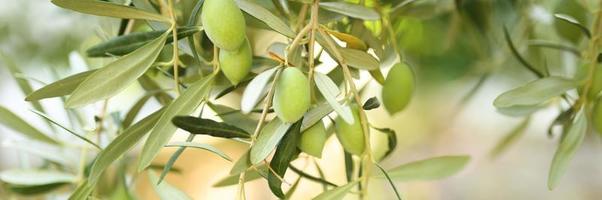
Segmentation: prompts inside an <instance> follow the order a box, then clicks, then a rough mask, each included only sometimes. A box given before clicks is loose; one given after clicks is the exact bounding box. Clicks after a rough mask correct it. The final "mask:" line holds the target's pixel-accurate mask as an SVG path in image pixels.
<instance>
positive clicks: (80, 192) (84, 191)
mask: <svg viewBox="0 0 602 200" xmlns="http://www.w3.org/2000/svg"><path fill="white" fill-rule="evenodd" d="M93 190H94V187H93V186H91V185H89V184H88V180H84V181H82V182H81V183H80V184H79V185H78V186H77V188H76V189H75V191H73V193H71V196H69V200H82V199H87V198H88V196H90V194H91V193H92V191H93Z"/></svg>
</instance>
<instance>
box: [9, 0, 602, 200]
mask: <svg viewBox="0 0 602 200" xmlns="http://www.w3.org/2000/svg"><path fill="white" fill-rule="evenodd" d="M475 2H476V3H475ZM574 2H578V3H579V5H581V6H583V8H584V10H583V12H582V13H583V14H585V16H586V18H585V22H584V23H585V24H588V25H589V24H591V23H592V18H593V17H592V16H593V14H594V12H595V11H596V10H597V8H598V7H597V3H598V2H597V1H594V0H575V1H573V3H574ZM0 5H1V6H0V53H1V54H3V55H4V56H3V57H2V59H1V62H0V105H2V106H4V107H7V108H9V109H10V110H11V111H13V112H15V113H17V114H18V115H19V116H20V117H23V118H25V119H27V120H28V121H29V122H31V123H33V124H34V125H36V127H40V129H42V130H46V131H48V129H44V128H42V127H45V126H44V121H42V120H41V119H40V118H39V117H37V116H35V115H34V114H33V113H32V112H31V111H30V109H31V105H30V104H29V103H27V102H25V101H24V94H23V93H22V92H21V90H20V89H19V87H18V85H17V82H16V80H15V79H14V78H13V76H11V74H10V72H9V70H8V68H7V65H11V63H12V64H14V65H15V66H17V67H18V68H19V69H20V70H21V71H22V73H21V74H20V79H26V80H29V82H30V83H31V84H32V86H33V88H34V89H37V88H39V87H41V86H43V85H45V83H50V82H53V81H54V80H57V79H59V78H62V77H66V76H67V75H70V74H74V73H75V72H81V71H85V70H87V69H88V68H95V67H100V66H102V64H103V63H104V62H107V61H106V60H94V59H89V58H85V56H84V55H85V49H86V48H87V47H90V46H91V45H93V44H96V43H98V42H99V41H102V40H103V39H105V38H106V36H107V34H108V33H113V32H115V31H116V29H117V28H118V24H119V20H115V19H109V18H104V17H94V16H90V15H84V14H79V13H75V12H72V11H67V10H64V9H60V8H58V7H56V6H54V5H52V4H51V3H50V2H49V1H46V0H21V1H14V0H0ZM458 5H459V6H458ZM563 5H564V6H563ZM567 5H569V4H567V1H566V0H492V1H485V0H482V1H481V0H472V1H468V0H457V1H453V0H417V1H416V2H414V3H412V4H410V5H409V6H405V7H404V8H403V9H398V10H396V13H394V15H393V21H394V22H395V23H394V24H393V26H394V29H395V32H396V34H397V39H398V41H399V45H400V47H401V48H402V49H403V55H404V59H406V61H407V62H408V63H410V64H411V66H412V67H413V70H414V71H415V74H416V75H417V89H416V93H415V96H414V98H413V100H412V102H411V104H410V106H409V108H408V109H406V110H405V111H404V112H402V113H400V114H398V115H395V116H389V115H388V114H387V113H386V112H385V111H384V110H383V109H382V108H379V109H376V110H371V111H369V112H368V115H369V119H370V121H371V123H372V124H374V125H375V126H377V127H390V128H392V129H394V130H395V131H396V132H397V138H398V148H397V150H396V151H395V152H394V153H393V154H392V155H391V156H390V157H388V158H386V159H385V160H384V161H383V162H382V165H383V166H384V167H385V168H391V167H394V166H397V165H400V164H402V163H405V162H409V161H413V160H420V159H425V158H430V157H434V156H440V155H455V154H467V155H470V156H471V157H472V159H471V161H470V164H469V166H468V167H467V168H466V169H465V170H463V171H462V172H461V173H460V174H458V175H455V176H453V177H450V178H448V179H444V180H440V181H419V182H398V183H397V187H398V188H399V190H400V192H401V193H402V195H403V196H404V198H405V199H412V200H413V199H425V200H430V199H459V200H460V199H525V200H526V199H600V197H602V191H600V188H602V167H601V166H602V144H601V141H600V137H598V136H597V135H593V134H592V135H588V136H587V137H586V140H585V142H584V145H583V146H582V147H581V148H580V149H579V150H578V152H577V154H576V156H575V158H574V160H573V161H572V163H571V165H570V167H569V169H568V171H567V173H566V175H565V176H564V177H563V178H562V181H561V184H560V185H559V187H557V188H556V189H555V190H554V191H549V190H548V189H547V187H546V181H547V175H548V170H549V165H550V162H551V160H552V157H553V155H554V151H555V150H556V146H557V141H558V137H557V135H553V136H552V137H549V136H548V134H547V131H548V127H549V126H550V124H552V121H553V120H554V118H555V116H556V115H557V114H558V112H559V109H557V108H554V107H550V108H549V109H544V110H541V111H539V112H537V113H536V114H535V115H534V116H533V118H532V120H531V123H530V124H529V126H528V128H527V129H526V131H525V134H524V135H523V136H522V137H521V138H520V139H518V140H517V141H516V142H515V143H513V144H512V145H511V146H509V147H508V149H507V151H505V152H503V153H502V154H500V155H499V156H497V157H495V158H494V157H492V156H491V155H490V153H491V151H492V149H493V148H494V147H495V145H496V144H497V143H498V142H500V140H502V138H503V137H504V136H505V135H506V134H508V133H509V132H510V131H512V129H514V127H516V126H517V125H518V124H520V123H521V121H522V120H523V118H520V117H508V116H505V115H503V114H500V113H498V112H497V111H496V109H495V108H494V107H493V105H492V102H493V100H494V99H495V97H496V96H497V95H499V94H501V93H502V92H504V91H506V90H509V89H511V88H514V87H517V86H519V85H522V84H524V83H526V82H528V81H530V80H534V79H535V76H533V75H532V74H531V73H530V72H529V71H527V70H526V69H525V68H524V67H522V66H521V65H520V64H519V63H518V61H517V59H516V58H515V57H514V56H512V54H511V52H510V49H509V48H508V45H507V43H506V41H505V40H504V36H503V28H504V26H505V27H507V28H508V30H509V33H510V36H511V38H512V40H513V41H514V43H515V45H516V46H517V48H518V50H519V52H521V53H522V54H523V56H524V57H526V58H528V61H529V62H531V63H532V64H534V65H535V66H548V68H549V69H550V70H551V72H552V73H553V74H556V75H560V76H565V77H572V76H573V75H574V73H575V69H576V68H577V66H578V63H579V59H580V58H579V57H578V56H576V55H574V54H572V53H570V52H566V51H558V50H554V49H545V48H537V47H534V46H532V45H529V44H532V43H533V42H534V41H536V40H545V41H554V42H556V43H560V44H566V45H568V46H571V47H574V48H577V49H583V48H584V47H585V42H584V41H577V42H575V41H569V40H565V39H563V38H561V37H559V36H558V34H557V33H556V30H555V27H554V20H555V18H554V17H553V14H554V13H555V12H556V11H555V10H557V9H558V7H566V6H567ZM257 31H259V30H257ZM367 84H368V85H367V87H368V88H369V89H367V92H365V93H364V94H363V95H364V98H365V99H367V98H369V97H372V96H379V95H380V94H379V91H380V90H379V89H378V88H379V86H378V84H376V83H373V82H370V83H367ZM142 92H143V91H142V89H140V86H133V87H132V88H129V89H128V90H127V91H125V92H123V93H121V94H120V95H119V96H118V97H116V98H113V99H112V100H111V102H120V103H118V104H110V106H109V113H113V112H117V111H123V110H127V109H129V107H131V105H132V104H133V103H134V102H135V101H136V100H137V98H138V97H139V96H140V94H142ZM133 96H135V97H136V98H133ZM235 99H237V97H236V95H231V96H227V97H225V98H224V99H221V100H220V103H223V104H230V105H232V106H238V104H237V103H236V102H234V100H235ZM42 104H43V105H44V106H46V108H47V110H48V113H49V115H50V116H53V117H55V118H56V119H57V120H58V121H62V122H67V121H68V119H67V117H66V115H65V113H64V111H63V109H62V108H61V106H62V104H61V103H60V99H49V100H44V101H42ZM157 105H158V104H157V103H154V104H149V105H147V106H146V107H145V112H146V113H148V112H149V111H151V110H152V108H153V107H156V106H157ZM99 107H100V105H95V106H89V107H86V108H85V109H83V110H82V111H81V113H84V114H85V113H90V114H89V116H88V117H86V118H85V120H86V121H87V122H88V124H90V127H85V128H89V129H93V127H94V126H93V123H94V121H93V114H92V113H96V112H97V111H98V110H99ZM57 137H65V138H71V136H70V135H68V134H62V135H60V136H57ZM184 138H185V136H184V135H177V136H176V137H175V138H174V140H183V139H184ZM333 138H334V137H331V138H330V140H329V142H328V143H327V147H326V149H325V151H324V152H325V154H324V156H323V158H322V159H320V160H318V161H319V163H320V164H321V165H322V166H323V168H324V170H325V173H326V174H327V176H328V177H329V178H331V179H332V181H333V182H335V183H344V181H345V174H344V172H343V170H342V169H343V159H342V154H343V153H342V150H341V148H340V147H338V144H336V141H335V140H334V139H333ZM195 140H196V141H202V142H204V143H210V144H213V145H215V146H216V147H218V148H220V149H222V150H223V151H224V152H226V153H227V154H228V155H230V156H231V157H233V158H235V159H236V158H238V157H239V156H240V155H241V154H242V153H243V151H244V145H242V144H241V143H236V142H227V141H224V140H216V139H211V138H208V137H197V138H196V139H195ZM0 142H1V144H2V146H1V147H0V170H4V169H11V168H18V167H27V166H30V167H31V166H35V165H36V163H40V161H39V158H37V157H36V156H35V155H31V153H28V151H27V150H23V149H27V148H34V147H36V146H35V144H32V143H30V142H28V141H27V140H25V139H24V138H22V137H21V136H20V135H19V134H16V133H14V132H12V131H11V130H9V129H7V128H4V127H0ZM174 150H175V149H169V148H165V149H164V151H163V152H162V153H161V156H160V158H159V159H158V160H157V161H158V162H163V161H166V160H167V159H169V156H170V155H171V154H172V153H173V152H174ZM57 155H60V156H62V157H64V158H65V159H71V158H73V159H71V160H77V156H78V155H77V153H75V154H74V153H70V152H61V151H60V150H59V151H57ZM132 155H136V154H132ZM303 160H304V159H300V161H298V162H296V163H294V164H295V165H297V166H303V165H306V164H307V163H305V162H303ZM131 162H132V163H135V160H132V161H131ZM326 165H328V167H325V166H326ZM175 166H176V168H178V169H179V171H180V173H175V174H170V175H169V176H168V178H167V180H168V182H169V183H171V184H172V185H174V186H176V187H178V188H180V189H182V190H183V191H184V192H186V193H187V194H188V195H190V196H191V197H193V198H194V199H234V197H235V195H236V186H232V187H224V188H213V187H212V186H211V185H212V184H213V183H215V182H216V181H217V180H219V179H221V178H222V177H224V176H226V175H227V174H228V172H229V170H230V168H231V163H229V162H227V161H224V160H222V159H220V158H218V157H216V156H214V155H213V154H210V153H206V152H204V151H199V150H193V149H190V150H186V151H185V152H184V154H183V155H182V157H181V158H180V159H179V160H178V162H177V163H176V165H175ZM308 169H310V170H309V171H308V172H309V173H313V174H315V169H313V168H312V167H308ZM293 180H294V179H293ZM135 185H136V189H135V191H136V195H137V196H138V197H139V199H153V198H156V194H155V193H154V192H153V190H152V189H149V188H150V187H149V184H148V180H146V178H144V177H143V178H141V179H137V181H136V184H135ZM370 186H371V191H370V195H371V197H372V198H371V199H393V198H394V196H393V192H392V191H391V189H390V187H389V185H388V184H387V183H386V182H384V181H380V180H376V181H374V183H373V184H371V185H370ZM246 188H247V194H248V197H249V199H271V198H274V197H273V196H272V195H271V193H270V192H269V189H268V187H267V184H266V183H265V180H256V181H253V182H250V183H248V184H247V186H246ZM320 191H321V186H320V185H317V184H314V183H311V182H307V181H301V185H300V186H299V189H298V192H297V193H296V194H295V195H294V196H293V199H307V197H308V196H310V195H311V196H314V195H315V194H318V193H319V192H320ZM2 194H3V192H2V191H0V199H4V197H2ZM65 195H66V194H56V195H54V196H51V197H49V198H58V199H61V198H65V197H66V196H65ZM36 198H40V197H33V199H36Z"/></svg>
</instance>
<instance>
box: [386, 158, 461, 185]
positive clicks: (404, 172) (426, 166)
mask: <svg viewBox="0 0 602 200" xmlns="http://www.w3.org/2000/svg"><path fill="white" fill-rule="evenodd" d="M469 160H470V157H469V156H441V157H434V158H430V159H426V160H419V161H415V162H411V163H407V164H404V165H401V166H398V167H395V168H393V169H391V170H389V176H390V177H391V179H393V180H396V181H416V180H436V179H441V178H445V177H448V176H451V175H454V174H456V173H457V172H459V171H460V170H462V169H463V168H464V166H466V164H467V163H468V161H469Z"/></svg>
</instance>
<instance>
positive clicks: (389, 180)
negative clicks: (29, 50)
mask: <svg viewBox="0 0 602 200" xmlns="http://www.w3.org/2000/svg"><path fill="white" fill-rule="evenodd" d="M374 165H376V167H378V169H380V171H381V172H382V173H383V174H384V175H385V178H387V181H388V182H389V185H391V188H393V191H394V192H395V196H396V197H397V200H401V195H400V194H399V191H397V187H395V183H394V182H393V180H391V177H390V176H389V174H388V173H387V170H385V169H384V168H383V167H381V166H380V165H379V164H378V163H374Z"/></svg>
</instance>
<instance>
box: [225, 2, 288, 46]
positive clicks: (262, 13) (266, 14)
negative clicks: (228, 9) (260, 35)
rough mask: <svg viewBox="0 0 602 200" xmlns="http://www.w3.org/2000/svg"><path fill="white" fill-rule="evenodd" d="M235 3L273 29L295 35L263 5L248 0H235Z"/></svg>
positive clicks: (285, 34) (284, 33)
mask: <svg viewBox="0 0 602 200" xmlns="http://www.w3.org/2000/svg"><path fill="white" fill-rule="evenodd" d="M236 3H238V6H239V7H240V9H241V10H243V11H245V12H246V13H248V14H249V15H251V16H253V17H255V18H257V19H259V20H260V21H262V22H263V23H265V24H266V25H268V26H269V27H270V28H272V29H273V30H275V31H277V32H279V33H281V34H282V35H284V36H286V37H289V38H294V37H295V35H296V34H295V32H294V31H293V30H292V29H291V28H290V27H289V26H288V25H287V24H286V23H284V22H283V21H282V20H281V19H280V18H278V17H276V15H274V14H272V12H270V11H269V10H268V9H265V8H264V7H261V6H260V5H257V4H255V3H253V2H251V1H249V0H237V1H236Z"/></svg>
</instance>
